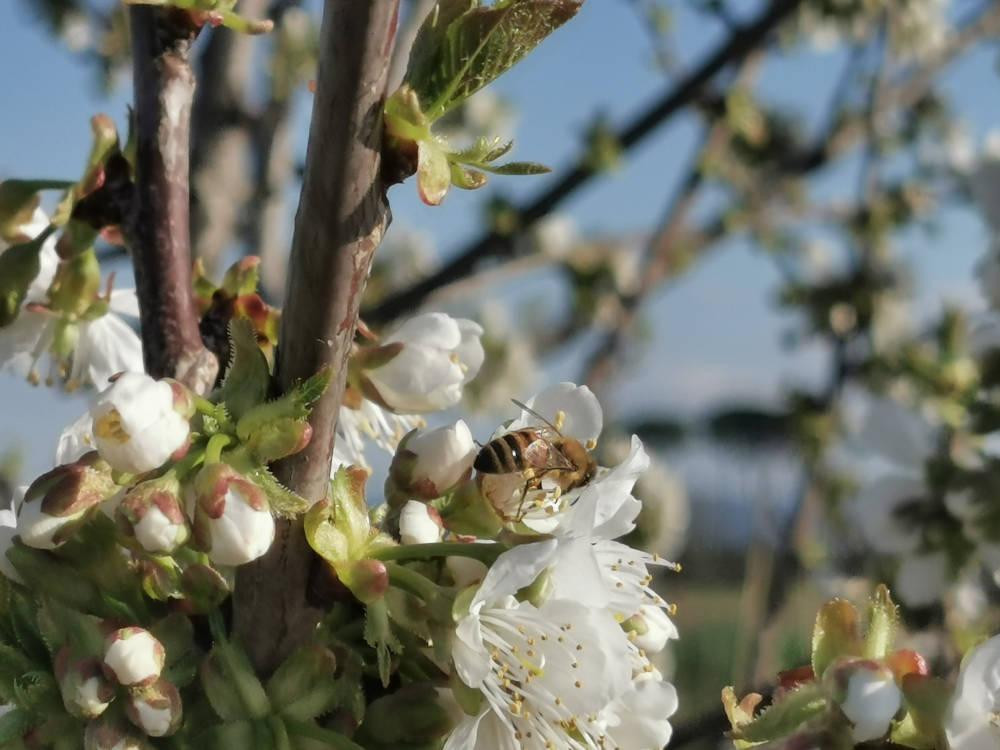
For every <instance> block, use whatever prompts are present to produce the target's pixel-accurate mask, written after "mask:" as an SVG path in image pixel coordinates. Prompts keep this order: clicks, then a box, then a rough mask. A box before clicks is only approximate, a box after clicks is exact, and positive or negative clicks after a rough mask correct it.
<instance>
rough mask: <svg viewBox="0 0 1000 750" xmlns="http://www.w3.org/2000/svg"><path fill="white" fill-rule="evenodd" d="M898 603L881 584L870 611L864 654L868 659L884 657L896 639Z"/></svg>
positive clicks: (876, 591)
mask: <svg viewBox="0 0 1000 750" xmlns="http://www.w3.org/2000/svg"><path fill="white" fill-rule="evenodd" d="M898 619H899V616H898V613H897V612H896V605H895V604H893V601H892V598H891V597H890V596H889V589H887V588H886V587H885V586H884V585H881V584H880V585H879V587H878V588H877V589H876V590H875V596H874V597H873V598H872V602H871V607H870V609H869V612H868V632H867V633H865V647H864V654H863V656H864V657H865V658H866V659H884V658H885V657H886V656H887V655H888V654H889V651H890V650H891V649H892V644H893V642H894V641H895V639H896V621H897V620H898Z"/></svg>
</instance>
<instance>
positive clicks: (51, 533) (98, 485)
mask: <svg viewBox="0 0 1000 750" xmlns="http://www.w3.org/2000/svg"><path fill="white" fill-rule="evenodd" d="M117 490H118V485H117V484H115V482H114V480H113V479H112V478H111V467H109V466H108V464H107V463H106V462H105V461H103V460H102V459H101V458H100V456H98V454H97V453H96V452H91V453H87V454H85V455H84V456H83V457H81V458H80V459H79V460H78V461H75V462H74V463H71V464H66V465H64V466H57V467H56V468H54V469H52V470H51V471H49V472H46V473H45V474H42V476H40V477H39V478H38V479H36V480H35V481H34V482H33V483H32V484H31V486H30V487H28V490H27V492H26V493H25V496H24V503H23V504H22V506H21V515H20V518H19V519H18V533H19V534H20V535H21V539H22V541H23V542H24V543H25V544H27V545H28V546H29V547H36V548H38V549H54V548H56V547H58V546H59V545H61V544H62V543H64V542H65V541H66V540H67V539H69V537H70V536H71V535H72V533H73V531H75V530H76V528H77V527H78V526H79V525H80V523H81V522H82V521H83V520H84V519H85V517H86V515H87V512H88V511H90V510H91V509H92V508H95V507H97V506H98V505H100V504H101V503H102V502H103V501H104V500H106V499H107V498H109V497H111V496H112V495H114V494H115V492H116V491H117Z"/></svg>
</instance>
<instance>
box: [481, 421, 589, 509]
mask: <svg viewBox="0 0 1000 750" xmlns="http://www.w3.org/2000/svg"><path fill="white" fill-rule="evenodd" d="M514 403H515V404H516V405H517V406H519V407H520V408H521V409H523V410H524V411H526V412H528V413H529V414H533V415H534V416H535V417H537V418H538V419H539V420H541V421H542V422H544V424H545V426H543V427H524V428H521V429H519V430H512V431H511V432H505V433H504V434H502V435H499V436H497V437H495V438H493V439H492V440H490V441H489V442H488V443H486V444H485V445H483V446H482V447H481V448H480V450H479V453H478V454H477V455H476V458H475V461H473V464H472V466H473V468H475V470H476V471H478V472H479V473H480V474H481V475H484V477H487V478H488V477H503V476H512V475H520V478H521V479H523V480H524V485H523V486H522V488H521V496H520V500H519V502H518V508H517V513H516V515H515V516H514V517H513V519H510V518H509V517H508V516H507V514H503V515H504V517H505V518H507V519H508V520H517V521H519V520H521V518H523V516H524V511H525V508H524V505H525V499H526V498H527V495H528V493H529V492H531V491H535V490H541V489H542V480H543V479H550V480H552V481H553V482H554V484H555V485H556V488H557V489H556V491H557V493H558V494H562V493H564V492H568V491H569V490H572V489H574V488H576V487H581V486H583V485H585V484H587V482H589V481H590V480H591V479H593V477H594V474H595V473H596V472H597V462H596V461H595V460H594V457H593V456H592V455H591V454H590V451H589V450H587V447H586V446H584V444H583V443H581V442H580V441H579V440H576V439H574V438H570V437H566V436H565V435H563V434H562V432H560V430H559V427H557V426H556V425H554V424H552V423H551V422H549V421H548V420H547V419H545V417H543V416H542V415H541V414H539V413H538V412H536V411H534V410H533V409H531V408H529V407H528V406H526V405H525V404H522V403H521V402H520V401H514ZM556 421H557V422H559V421H561V420H560V419H558V418H557V420H556ZM504 505H506V504H505V503H504ZM501 512H502V511H501Z"/></svg>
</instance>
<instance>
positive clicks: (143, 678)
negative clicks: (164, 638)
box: [104, 628, 166, 687]
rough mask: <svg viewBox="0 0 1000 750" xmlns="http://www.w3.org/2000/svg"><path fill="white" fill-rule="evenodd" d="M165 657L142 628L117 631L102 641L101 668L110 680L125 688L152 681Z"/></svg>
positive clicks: (152, 638)
mask: <svg viewBox="0 0 1000 750" xmlns="http://www.w3.org/2000/svg"><path fill="white" fill-rule="evenodd" d="M165 658H166V653H165V652H164V650H163V644H162V643H160V642H159V641H158V640H156V638H154V637H153V634H152V633H150V632H149V631H148V630H143V629H142V628H121V629H120V630H116V631H114V632H113V633H112V634H111V635H110V636H108V638H107V640H106V641H105V647H104V666H105V667H106V668H107V671H108V672H110V674H109V676H110V677H113V678H114V679H115V680H116V681H117V682H118V683H119V684H121V685H124V686H126V687H141V686H144V685H150V684H152V683H153V682H155V681H156V679H157V678H158V677H159V676H160V672H162V671H163V662H164V659H165Z"/></svg>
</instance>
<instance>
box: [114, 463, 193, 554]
mask: <svg viewBox="0 0 1000 750" xmlns="http://www.w3.org/2000/svg"><path fill="white" fill-rule="evenodd" d="M180 492H181V487H180V482H178V481H177V479H176V478H175V477H173V476H171V475H167V476H164V477H161V478H159V479H153V480H151V481H148V482H142V483H141V484H138V485H136V486H135V487H134V488H132V489H131V490H129V492H128V494H126V495H125V498H124V499H123V500H122V502H121V504H119V506H118V509H117V511H116V518H117V520H118V523H119V525H120V526H121V527H122V529H123V530H124V531H125V533H126V534H128V535H129V536H131V537H134V538H135V540H136V541H137V542H138V543H139V544H140V545H142V548H143V549H145V550H146V551H147V552H152V553H153V554H159V555H168V554H170V553H172V552H173V551H174V550H176V549H177V548H178V547H179V546H181V545H182V544H184V542H186V541H187V540H188V538H189V537H190V536H191V529H190V526H189V525H188V520H187V517H186V516H185V515H184V510H183V508H182V505H181V498H180Z"/></svg>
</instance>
